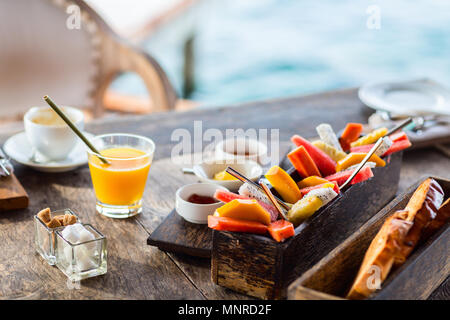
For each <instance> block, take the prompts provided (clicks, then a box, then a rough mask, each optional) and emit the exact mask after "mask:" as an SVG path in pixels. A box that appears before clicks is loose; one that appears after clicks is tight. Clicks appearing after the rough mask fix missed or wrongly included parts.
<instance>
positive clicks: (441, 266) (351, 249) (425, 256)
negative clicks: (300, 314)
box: [289, 177, 450, 300]
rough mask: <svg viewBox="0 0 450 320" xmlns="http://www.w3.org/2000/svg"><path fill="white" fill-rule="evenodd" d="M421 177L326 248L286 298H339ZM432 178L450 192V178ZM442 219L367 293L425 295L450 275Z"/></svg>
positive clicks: (447, 231) (449, 233) (449, 234)
mask: <svg viewBox="0 0 450 320" xmlns="http://www.w3.org/2000/svg"><path fill="white" fill-rule="evenodd" d="M426 178H428V177H424V178H423V179H421V180H420V181H418V182H417V183H416V184H414V185H413V186H411V187H410V188H409V189H408V190H407V191H405V192H404V193H403V194H401V195H399V196H398V197H396V198H395V199H394V200H392V202H390V203H389V204H388V205H387V206H386V207H385V208H384V209H383V210H381V211H380V212H379V213H377V214H376V215H375V216H374V217H373V218H372V219H370V220H369V221H368V222H367V223H366V224H364V225H363V226H362V227H361V229H359V230H358V231H357V232H355V233H354V234H353V235H351V236H350V237H349V238H348V239H346V240H345V241H344V242H343V243H342V244H341V245H339V246H338V247H337V248H335V249H334V250H333V251H331V252H330V253H329V254H328V255H327V256H326V257H324V258H323V259H322V260H320V262H318V263H317V264H316V265H314V266H313V267H312V268H311V269H310V270H308V271H307V272H305V273H304V274H303V275H302V276H301V277H300V278H299V279H297V280H296V281H295V282H294V283H292V285H290V287H289V299H302V300H303V299H314V300H324V299H327V300H328V299H331V300H335V299H345V296H346V294H347V293H348V290H349V289H350V286H351V285H352V283H353V280H354V279H355V277H356V274H357V272H358V270H359V267H360V266H361V263H362V260H363V258H364V255H365V253H366V250H367V248H368V247H369V245H370V243H371V241H372V239H373V238H374V237H375V235H376V234H377V233H378V231H379V230H380V228H381V226H382V224H383V223H384V221H385V220H386V218H387V217H389V216H390V215H391V214H393V213H394V212H395V211H397V210H400V209H403V208H404V207H405V206H406V204H407V203H408V201H409V199H410V197H411V195H412V194H413V192H414V191H415V190H416V189H417V187H418V186H419V185H420V183H422V182H423V181H424V180H425V179H426ZM432 178H434V179H435V180H436V181H437V182H438V183H439V184H440V185H441V187H442V188H443V190H444V192H445V199H447V198H448V197H449V196H450V180H447V179H443V178H437V177H432ZM449 225H450V224H449V223H447V224H446V225H444V226H443V227H442V228H441V229H440V230H438V231H437V232H436V233H435V234H434V235H432V236H431V237H430V238H429V239H428V240H427V241H426V242H424V243H422V244H419V246H418V247H417V248H415V250H414V251H413V253H412V254H411V255H410V256H409V257H408V259H407V260H406V262H405V263H404V264H403V265H402V266H400V267H399V268H397V269H395V270H391V273H390V274H389V275H388V277H387V279H386V280H385V281H384V282H383V283H382V284H381V289H380V290H379V291H377V292H376V293H374V294H373V295H372V296H371V297H370V298H369V299H372V300H386V299H389V300H391V299H402V300H405V299H414V300H418V299H426V298H428V297H429V296H430V294H431V293H432V292H433V291H434V290H435V289H436V288H437V287H438V286H439V285H440V284H441V283H442V282H443V281H445V279H446V278H447V277H448V276H449V275H450V247H449V245H448V244H449V243H450V228H449Z"/></svg>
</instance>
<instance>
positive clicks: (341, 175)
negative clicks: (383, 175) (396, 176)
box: [325, 166, 373, 186]
mask: <svg viewBox="0 0 450 320" xmlns="http://www.w3.org/2000/svg"><path fill="white" fill-rule="evenodd" d="M353 171H354V170H345V171H340V172H338V173H335V174H333V175H331V176H328V177H325V179H327V180H328V181H331V182H333V181H334V182H336V183H337V184H338V185H339V186H341V185H343V184H344V183H345V181H347V179H348V178H350V176H351V175H352V173H353ZM372 177H373V172H372V169H370V167H369V166H364V167H363V168H362V169H361V170H360V171H359V172H358V174H357V175H356V176H355V177H354V178H353V180H352V181H351V182H350V183H351V184H356V183H359V182H362V181H365V180H367V179H369V178H372Z"/></svg>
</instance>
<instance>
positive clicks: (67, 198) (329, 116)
mask: <svg viewBox="0 0 450 320" xmlns="http://www.w3.org/2000/svg"><path fill="white" fill-rule="evenodd" d="M370 114H371V110H370V109H368V108H367V107H365V106H364V105H363V104H362V103H361V102H360V101H359V99H358V98H357V91H356V90H355V89H349V90H343V91H337V92H328V93H322V94H318V95H311V96H305V97H296V98H289V99H283V100H272V101H263V102H255V103H250V104H247V105H240V106H235V107H229V108H219V109H212V110H208V109H197V110H193V111H189V112H184V113H157V114H151V115H147V116H129V117H123V118H120V119H112V120H103V121H102V120H100V121H95V122H92V123H90V124H89V125H88V126H87V130H88V131H89V132H92V133H95V134H100V133H107V132H129V133H136V134H142V135H145V136H148V137H151V138H152V139H154V141H155V142H156V145H157V151H156V155H155V162H154V165H153V166H152V168H151V170H150V177H149V181H148V187H147V189H146V192H145V199H144V205H145V210H144V213H143V214H142V215H140V216H138V217H134V218H130V219H127V220H113V219H110V218H106V217H103V216H101V215H99V214H97V213H96V212H95V207H94V204H95V198H94V192H93V190H92V187H91V181H90V175H89V170H88V168H87V166H85V167H82V168H79V169H78V170H76V171H72V172H68V173H63V174H45V173H40V172H36V171H33V170H31V169H29V168H26V167H23V166H20V165H17V166H16V174H17V176H18V178H19V179H20V180H21V182H22V184H23V186H24V187H25V189H26V190H27V191H28V193H29V195H30V206H29V208H28V209H26V210H19V211H15V212H7V213H1V215H0V239H1V243H0V252H1V253H0V273H1V277H0V298H2V299H246V298H248V297H246V296H243V295H240V294H237V293H234V292H232V291H230V290H227V289H224V288H221V287H218V286H216V285H214V284H213V283H212V282H211V280H210V264H209V260H208V259H200V258H193V257H188V256H182V255H176V254H168V253H165V252H162V251H160V250H158V249H156V248H154V247H150V246H148V245H146V239H147V237H148V235H149V233H151V232H152V231H153V230H154V229H155V228H156V227H157V226H158V224H159V223H160V222H161V221H162V220H163V219H164V217H165V216H166V215H167V214H168V213H169V212H170V210H171V209H172V208H173V205H174V191H175V190H176V189H177V188H178V187H179V186H181V185H182V184H184V183H187V182H189V181H192V179H193V177H190V176H183V175H182V174H180V173H179V172H178V169H177V168H176V167H174V166H171V161H170V159H168V158H169V157H170V155H171V148H172V147H173V145H174V144H175V142H172V141H171V133H172V132H173V130H174V129H177V128H186V129H188V130H190V131H192V130H193V122H194V121H195V120H202V121H203V130H206V129H207V128H218V129H220V130H225V129H226V128H235V129H237V128H244V129H248V128H268V129H271V128H279V129H280V141H285V142H286V141H288V140H289V138H290V136H291V135H292V134H294V133H299V134H302V135H304V136H306V137H311V136H313V135H314V133H315V130H314V128H315V126H316V125H318V124H319V123H321V122H328V123H331V124H332V125H333V127H334V128H342V127H343V126H344V125H345V124H346V123H347V122H349V121H352V122H365V121H366V120H367V117H368V116H369V115H370ZM6 138H7V137H6V136H0V142H2V143H3V142H4V141H5V139H6ZM425 174H433V175H440V176H443V177H446V178H450V161H449V159H448V158H446V157H444V156H443V155H442V154H441V153H439V152H438V151H436V150H435V149H422V150H416V151H410V152H407V153H406V154H405V155H404V165H403V168H402V171H401V180H400V185H399V191H402V190H404V189H405V188H406V187H407V186H408V185H410V184H411V183H413V182H414V181H416V180H417V179H418V178H419V177H420V176H422V175H425ZM47 206H50V207H51V208H54V209H58V208H66V207H69V208H72V209H74V210H75V211H76V212H78V213H79V214H80V216H81V217H82V219H83V220H84V221H85V222H89V223H91V224H93V225H94V226H96V227H97V228H98V229H99V230H100V231H102V232H103V233H104V234H105V235H106V236H107V237H108V273H107V274H106V275H104V276H100V277H96V278H91V279H88V280H84V281H82V282H81V286H80V288H78V289H77V288H73V287H71V286H68V284H67V281H66V277H65V276H64V275H63V274H62V273H61V272H60V271H59V270H58V269H56V268H54V267H50V266H48V265H47V264H46V262H44V261H43V260H42V259H41V257H40V256H38V255H37V254H36V253H35V249H34V229H33V219H32V216H33V215H34V214H35V213H36V212H37V211H38V210H39V209H41V208H44V207H47ZM431 298H435V299H436V298H437V299H449V298H450V284H449V281H448V279H447V280H446V281H445V283H444V284H443V285H441V287H440V288H438V289H437V290H436V291H435V292H434V293H433V295H432V297H431Z"/></svg>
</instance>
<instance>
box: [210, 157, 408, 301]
mask: <svg viewBox="0 0 450 320" xmlns="http://www.w3.org/2000/svg"><path fill="white" fill-rule="evenodd" d="M386 162H387V164H386V166H385V167H380V168H374V169H373V173H374V177H372V178H371V179H369V180H366V181H364V182H361V183H358V184H355V185H353V186H351V187H350V188H349V189H348V190H347V191H345V192H344V193H341V194H339V196H338V197H337V198H335V199H334V200H333V201H331V202H330V203H329V204H327V205H326V206H324V207H323V208H321V209H320V210H319V211H318V212H316V213H315V214H314V215H313V216H311V217H310V218H309V219H308V220H306V221H305V222H304V223H302V224H301V225H299V226H298V227H297V228H296V229H295V235H294V236H293V237H292V238H290V239H288V240H286V241H285V242H284V243H277V242H275V241H274V240H273V239H271V238H269V237H266V236H260V235H254V234H247V233H236V232H227V231H217V230H213V235H212V238H213V244H212V253H211V278H212V281H213V282H214V283H216V284H218V285H220V286H223V287H227V288H229V289H232V290H235V291H238V292H241V293H245V294H247V295H250V296H253V297H257V298H261V299H279V298H284V297H286V294H287V287H288V285H289V284H290V283H291V282H292V281H294V280H295V279H297V278H298V277H299V276H300V275H301V274H302V273H304V272H305V271H306V270H308V269H309V268H310V267H312V266H313V265H314V264H315V263H317V262H318V261H319V260H320V259H321V258H323V257H324V256H325V255H326V254H327V253H329V252H330V251H331V250H333V249H334V248H335V247H336V246H337V245H338V244H340V243H341V242H342V241H344V240H345V239H346V238H347V237H349V236H350V235H351V234H352V233H353V232H354V231H355V230H357V229H358V228H359V227H361V226H362V225H363V224H364V223H365V222H366V221H367V220H369V219H370V218H371V217H372V216H373V215H374V214H375V213H377V212H378V211H379V210H380V209H381V208H382V207H383V206H384V205H386V203H388V202H389V201H390V200H391V199H392V198H393V197H394V196H395V194H396V192H397V187H398V181H399V178H400V168H401V163H402V152H398V153H395V154H392V155H391V156H390V157H388V158H387V159H386ZM293 171H294V170H289V171H288V172H289V173H290V174H291V176H292V177H293V178H294V180H295V181H299V179H298V177H296V174H297V173H296V172H293Z"/></svg>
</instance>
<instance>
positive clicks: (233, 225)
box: [208, 216, 267, 234]
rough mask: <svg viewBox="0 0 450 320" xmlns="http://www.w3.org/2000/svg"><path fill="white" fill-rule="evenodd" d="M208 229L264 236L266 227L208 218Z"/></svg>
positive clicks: (237, 220)
mask: <svg viewBox="0 0 450 320" xmlns="http://www.w3.org/2000/svg"><path fill="white" fill-rule="evenodd" d="M208 227H210V228H211V229H215V230H220V231H231V232H246V233H256V234H265V233H267V226H266V225H264V224H262V223H261V222H256V221H246V220H239V219H234V218H229V217H216V216H208Z"/></svg>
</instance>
